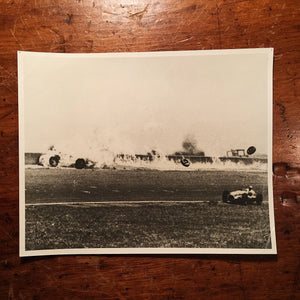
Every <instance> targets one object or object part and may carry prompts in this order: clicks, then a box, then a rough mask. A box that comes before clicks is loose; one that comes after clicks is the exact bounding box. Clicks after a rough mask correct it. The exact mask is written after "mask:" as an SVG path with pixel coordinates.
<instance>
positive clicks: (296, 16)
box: [0, 0, 300, 299]
mask: <svg viewBox="0 0 300 300" xmlns="http://www.w3.org/2000/svg"><path fill="white" fill-rule="evenodd" d="M299 31H300V2H299V1H298V0H286V1H282V0H281V1H280V0H273V1H265V0H263V1H262V0H254V1H243V0H227V1H225V0H216V1H205V0H198V1H197V0H185V1H171V0H165V1H152V0H141V1H132V0H123V1H118V0H111V1H104V0H103V1H100V0H90V1H87V0H62V1H57V0H43V1H42V0H34V1H33V0H32V1H23V0H18V1H16V0H7V1H4V0H3V1H0V93H1V95H0V133H1V135H0V143H1V147H0V154H1V155H0V162H1V169H0V179H1V180H0V195H1V201H0V252H1V254H0V255H1V262H0V272H1V274H0V298H1V299H6V298H8V299H53V298H57V299H69V298H71V299H77V298H83V297H84V298H86V299H90V298H91V299H94V298H99V299H126V298H127V299H173V298H174V299H205V298H214V299H217V298H220V299H223V298H228V299H231V298H238V299H240V298H242V299H252V298H256V299H295V298H297V296H298V297H299V296H300V295H299V269H300V264H299V262H300V260H299V258H300V226H299V205H297V204H295V205H290V206H289V205H282V201H281V198H282V197H281V196H282V195H283V197H287V198H289V199H290V198H291V197H294V198H295V197H296V198H295V199H296V200H297V199H298V200H299V195H300V185H299V183H300V179H299V176H297V172H295V173H294V174H296V175H295V176H291V173H290V174H289V176H286V175H285V173H284V171H283V173H280V174H279V175H280V176H275V177H274V204H275V219H276V234H277V243H278V255H277V256H239V255H235V256H233V255H195V256H171V255H166V256H66V257H42V258H30V259H20V258H19V256H18V234H19V229H18V119H17V118H18V97H17V52H16V51H17V50H30V51H46V52H128V51H158V50H197V49H225V48H248V47H250V48H255V47H274V48H275V60H274V106H273V108H274V134H273V140H274V148H273V149H274V150H273V161H274V162H275V163H277V162H285V163H288V164H289V165H290V167H291V168H299V167H300V142H299V138H300V117H299V116H300V99H299V91H300V75H299V70H300V55H299V53H300V52H299V51H300V34H299ZM287 193H289V194H287ZM290 193H293V194H294V195H296V196H291V194H290Z"/></svg>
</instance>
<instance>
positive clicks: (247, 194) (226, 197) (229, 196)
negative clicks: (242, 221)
mask: <svg viewBox="0 0 300 300" xmlns="http://www.w3.org/2000/svg"><path fill="white" fill-rule="evenodd" d="M222 200H223V202H225V203H235V204H243V205H247V204H256V205H261V203H262V201H263V195H262V194H261V193H256V192H255V191H254V190H253V188H252V186H248V187H246V188H245V189H242V190H236V191H232V192H228V191H224V192H223V195H222Z"/></svg>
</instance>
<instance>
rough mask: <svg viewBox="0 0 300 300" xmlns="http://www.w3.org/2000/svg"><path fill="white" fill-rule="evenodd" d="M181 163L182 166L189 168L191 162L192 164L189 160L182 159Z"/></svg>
mask: <svg viewBox="0 0 300 300" xmlns="http://www.w3.org/2000/svg"><path fill="white" fill-rule="evenodd" d="M180 162H181V163H182V165H183V166H185V167H189V166H190V164H191V162H190V161H189V160H188V159H187V158H182V159H181V161H180Z"/></svg>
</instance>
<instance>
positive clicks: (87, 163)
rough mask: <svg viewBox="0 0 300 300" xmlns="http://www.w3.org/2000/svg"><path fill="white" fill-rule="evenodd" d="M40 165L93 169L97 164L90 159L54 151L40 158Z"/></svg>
mask: <svg viewBox="0 0 300 300" xmlns="http://www.w3.org/2000/svg"><path fill="white" fill-rule="evenodd" d="M39 164H40V165H42V166H44V167H52V168H55V167H71V168H74V167H75V168H76V169H91V168H93V167H94V166H95V163H94V162H93V161H91V160H90V159H88V158H82V157H76V156H72V155H68V154H63V153H61V152H56V151H53V150H52V151H49V152H48V153H46V154H42V155H41V156H40V158H39Z"/></svg>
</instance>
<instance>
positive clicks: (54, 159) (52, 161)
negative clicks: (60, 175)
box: [49, 155, 60, 168]
mask: <svg viewBox="0 0 300 300" xmlns="http://www.w3.org/2000/svg"><path fill="white" fill-rule="evenodd" d="M59 160H60V157H59V156H58V155H55V156H51V157H50V158H49V166H50V167H53V168H55V167H57V165H58V163H59Z"/></svg>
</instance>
